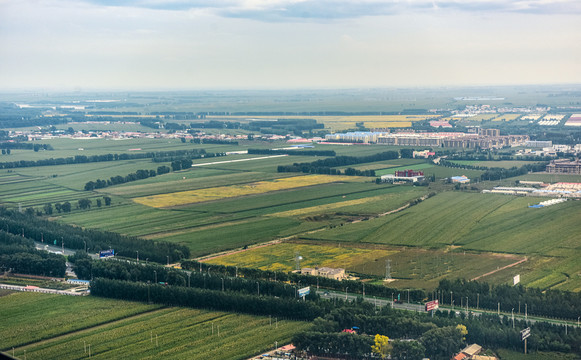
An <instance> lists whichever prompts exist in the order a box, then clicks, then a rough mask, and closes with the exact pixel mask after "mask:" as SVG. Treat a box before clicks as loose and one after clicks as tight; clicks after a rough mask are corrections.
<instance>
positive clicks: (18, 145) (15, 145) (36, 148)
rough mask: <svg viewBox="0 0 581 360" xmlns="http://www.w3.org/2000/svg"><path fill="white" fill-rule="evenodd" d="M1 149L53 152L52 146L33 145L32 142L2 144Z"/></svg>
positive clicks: (0, 144)
mask: <svg viewBox="0 0 581 360" xmlns="http://www.w3.org/2000/svg"><path fill="white" fill-rule="evenodd" d="M0 148H1V149H2V150H10V149H23V150H34V151H40V150H53V147H52V145H50V144H39V143H32V142H21V141H15V142H8V141H7V142H0Z"/></svg>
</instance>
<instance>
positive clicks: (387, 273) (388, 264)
mask: <svg viewBox="0 0 581 360" xmlns="http://www.w3.org/2000/svg"><path fill="white" fill-rule="evenodd" d="M390 279H391V260H389V259H387V260H386V261H385V280H390Z"/></svg>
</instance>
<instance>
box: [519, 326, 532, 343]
mask: <svg viewBox="0 0 581 360" xmlns="http://www.w3.org/2000/svg"><path fill="white" fill-rule="evenodd" d="M529 336H531V328H530V327H528V328H526V329H523V330H521V332H520V338H521V341H524V340H525V339H526V338H528V337H529Z"/></svg>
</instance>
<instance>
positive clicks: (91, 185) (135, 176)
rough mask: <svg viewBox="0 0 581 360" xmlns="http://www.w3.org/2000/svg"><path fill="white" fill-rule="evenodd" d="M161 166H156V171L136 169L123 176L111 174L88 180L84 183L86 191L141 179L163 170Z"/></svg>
mask: <svg viewBox="0 0 581 360" xmlns="http://www.w3.org/2000/svg"><path fill="white" fill-rule="evenodd" d="M160 168H161V167H158V168H157V172H156V171H155V170H137V171H136V172H134V173H130V174H127V175H125V176H121V175H117V176H111V178H110V179H109V180H101V179H97V180H95V181H88V182H87V183H86V184H85V190H86V191H93V190H95V189H103V188H106V187H109V186H113V185H119V184H125V183H128V182H132V181H137V180H143V179H147V178H150V177H154V176H156V175H157V174H158V173H159V172H160V171H162V173H163V171H165V169H161V170H160Z"/></svg>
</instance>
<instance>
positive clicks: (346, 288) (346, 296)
mask: <svg viewBox="0 0 581 360" xmlns="http://www.w3.org/2000/svg"><path fill="white" fill-rule="evenodd" d="M347 289H349V287H346V288H345V301H347Z"/></svg>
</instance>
